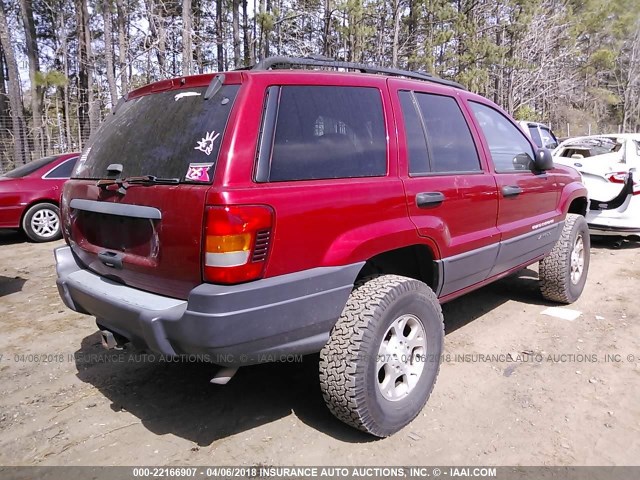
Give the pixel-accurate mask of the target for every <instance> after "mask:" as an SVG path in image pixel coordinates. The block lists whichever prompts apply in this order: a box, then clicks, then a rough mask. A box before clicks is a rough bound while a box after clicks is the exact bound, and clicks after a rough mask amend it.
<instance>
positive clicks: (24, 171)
mask: <svg viewBox="0 0 640 480" xmlns="http://www.w3.org/2000/svg"><path fill="white" fill-rule="evenodd" d="M57 158H59V157H56V156H53V157H44V158H40V159H38V160H34V161H33V162H29V163H27V164H25V165H21V166H19V167H18V168H14V169H13V170H10V171H8V172H7V173H5V174H4V175H2V176H3V177H9V178H22V177H26V176H27V175H30V174H32V173H33V172H35V171H36V170H38V169H39V168H42V167H44V166H45V165H48V164H49V163H52V162H54V161H55V160H56V159H57Z"/></svg>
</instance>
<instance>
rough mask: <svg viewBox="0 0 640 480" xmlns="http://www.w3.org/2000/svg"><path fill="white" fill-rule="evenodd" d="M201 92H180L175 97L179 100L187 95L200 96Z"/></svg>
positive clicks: (175, 99) (174, 98)
mask: <svg viewBox="0 0 640 480" xmlns="http://www.w3.org/2000/svg"><path fill="white" fill-rule="evenodd" d="M199 96H200V93H198V92H182V93H178V94H177V95H176V96H175V97H173V100H174V101H176V102H177V101H178V100H180V99H181V98H185V97H199Z"/></svg>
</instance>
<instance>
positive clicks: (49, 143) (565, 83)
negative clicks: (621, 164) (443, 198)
mask: <svg viewBox="0 0 640 480" xmlns="http://www.w3.org/2000/svg"><path fill="white" fill-rule="evenodd" d="M639 7H640V5H639V0H608V1H603V0H584V1H580V0H497V1H488V0H454V1H450V0H255V1H253V0H252V1H248V0H215V1H214V0H0V72H2V82H0V173H1V172H2V171H6V170H8V169H10V168H12V167H14V166H16V165H20V164H22V163H25V162H27V161H30V160H33V159H35V158H39V157H41V156H44V155H48V154H52V153H59V152H65V151H74V150H81V149H82V146H83V144H84V142H86V140H87V139H88V138H89V136H90V134H91V132H93V131H95V130H96V128H97V127H98V125H99V124H100V121H101V119H102V118H103V117H104V116H105V115H106V114H107V113H108V112H109V111H110V110H111V108H112V106H113V105H115V104H116V103H117V101H118V99H119V98H120V97H121V96H123V95H124V94H126V93H127V92H128V91H130V90H132V89H134V88H136V87H139V86H142V85H144V84H147V83H150V82H153V81H156V80H160V79H165V78H171V77H177V76H182V75H190V74H198V73H207V72H215V71H223V70H229V69H234V68H239V67H244V66H248V65H252V64H254V63H256V61H258V60H260V59H262V58H266V57H268V56H270V55H287V56H306V55H312V54H315V55H324V56H327V57H332V58H336V59H339V60H346V61H353V62H363V63H370V64H375V65H380V66H387V67H395V68H402V69H409V70H415V71H425V72H429V73H432V74H435V75H438V76H440V77H443V78H447V79H452V80H456V81H458V82H460V83H462V84H463V85H464V86H465V87H467V88H468V89H469V90H471V91H474V92H477V93H479V94H481V95H484V96H486V97H488V98H490V99H491V100H493V101H494V102H496V103H497V104H499V105H501V106H502V107H503V108H505V109H506V110H507V111H508V112H510V113H511V114H513V115H514V116H515V117H516V118H518V119H524V120H536V121H542V122H545V123H547V124H550V125H551V126H552V128H554V129H555V130H556V133H557V134H558V135H559V136H575V135H579V134H588V133H613V132H637V131H639V130H640V8H639Z"/></svg>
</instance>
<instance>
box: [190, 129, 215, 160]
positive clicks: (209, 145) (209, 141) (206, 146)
mask: <svg viewBox="0 0 640 480" xmlns="http://www.w3.org/2000/svg"><path fill="white" fill-rule="evenodd" d="M219 136H220V134H219V133H216V132H215V131H212V132H210V133H207V134H206V135H205V137H204V138H203V139H202V140H199V141H198V145H197V146H196V147H195V150H200V151H201V152H204V153H206V154H207V155H211V152H213V142H215V141H216V139H217V138H218V137H219Z"/></svg>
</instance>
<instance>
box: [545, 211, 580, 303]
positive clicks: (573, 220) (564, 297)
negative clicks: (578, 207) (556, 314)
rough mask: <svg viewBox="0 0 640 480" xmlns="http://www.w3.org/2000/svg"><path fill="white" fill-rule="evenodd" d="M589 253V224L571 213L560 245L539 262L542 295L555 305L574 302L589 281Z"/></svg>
mask: <svg viewBox="0 0 640 480" xmlns="http://www.w3.org/2000/svg"><path fill="white" fill-rule="evenodd" d="M590 250H591V237H590V236H589V226H588V225H587V221H586V220H585V219H584V217H583V216H582V215H576V214H574V213H570V214H568V215H567V218H566V220H565V223H564V228H563V229H562V233H561V235H560V238H559V239H558V242H557V243H556V244H555V246H554V247H553V250H551V253H549V255H547V256H546V257H545V258H543V259H542V260H541V261H540V268H539V278H540V291H541V292H542V296H543V297H544V298H546V299H547V300H551V301H552V302H558V303H565V304H568V303H573V302H575V301H576V300H577V299H578V298H579V297H580V295H581V294H582V291H583V290H584V285H585V283H586V281H587V273H588V272H589V257H590Z"/></svg>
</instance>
